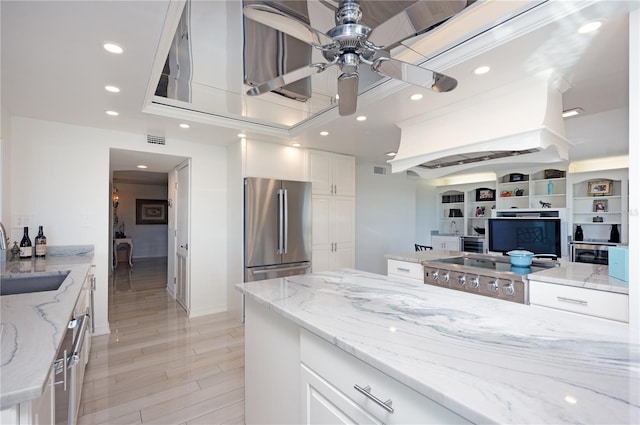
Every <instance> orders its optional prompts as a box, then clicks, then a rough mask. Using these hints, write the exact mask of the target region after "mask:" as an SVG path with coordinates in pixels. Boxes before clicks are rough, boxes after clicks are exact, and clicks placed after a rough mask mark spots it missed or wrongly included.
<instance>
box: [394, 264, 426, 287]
mask: <svg viewBox="0 0 640 425" xmlns="http://www.w3.org/2000/svg"><path fill="white" fill-rule="evenodd" d="M387 276H393V277H394V278H398V277H399V278H400V279H401V280H404V281H407V282H415V283H424V268H423V267H422V264H420V263H412V262H409V261H399V260H392V259H388V260H387Z"/></svg>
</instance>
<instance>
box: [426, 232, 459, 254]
mask: <svg viewBox="0 0 640 425" xmlns="http://www.w3.org/2000/svg"><path fill="white" fill-rule="evenodd" d="M431 246H432V247H433V249H439V250H448V251H460V237H459V236H441V235H432V236H431Z"/></svg>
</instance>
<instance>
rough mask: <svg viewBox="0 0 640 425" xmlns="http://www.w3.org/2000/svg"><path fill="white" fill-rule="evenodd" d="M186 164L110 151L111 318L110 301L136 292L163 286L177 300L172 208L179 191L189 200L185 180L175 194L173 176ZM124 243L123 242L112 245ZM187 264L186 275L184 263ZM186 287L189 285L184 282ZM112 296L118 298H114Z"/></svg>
mask: <svg viewBox="0 0 640 425" xmlns="http://www.w3.org/2000/svg"><path fill="white" fill-rule="evenodd" d="M188 163H189V160H188V158H185V157H180V156H173V155H162V154H154V153H149V152H140V151H129V150H123V149H111V150H110V162H109V164H110V184H111V189H112V192H111V193H112V199H111V207H112V211H111V226H110V234H111V238H110V241H111V242H110V245H112V246H110V247H109V252H110V253H111V255H110V256H109V258H110V259H111V261H112V264H110V267H109V270H111V276H110V279H109V285H110V290H109V303H108V305H109V317H111V310H112V308H113V307H114V304H113V302H114V300H122V299H123V298H125V297H126V294H127V293H131V296H137V294H139V293H140V292H143V291H148V290H150V289H154V288H155V289H157V288H158V287H164V288H166V291H167V292H168V293H169V294H170V295H171V297H172V298H173V299H175V297H176V293H175V282H176V280H175V276H176V274H175V273H176V270H175V269H174V264H176V261H175V258H176V257H175V256H176V250H175V246H176V239H175V238H176V236H177V235H178V232H177V231H176V225H175V223H176V222H175V217H176V214H175V211H174V210H175V209H176V208H174V207H175V206H177V204H178V203H177V202H176V197H177V196H178V195H179V194H180V193H181V192H182V191H184V192H185V193H186V195H184V196H186V197H187V199H188V193H189V185H188V180H187V182H186V183H183V184H182V185H181V190H180V191H178V188H177V185H176V184H175V182H176V181H177V180H176V178H175V177H174V176H177V174H178V167H179V166H180V167H184V166H185V164H186V165H187V166H188ZM140 166H146V168H140ZM187 170H188V167H187ZM116 199H117V200H116ZM184 220H185V221H186V226H187V228H188V214H184ZM116 238H118V239H116ZM122 240H126V241H127V243H122V244H119V243H116V242H120V241H122ZM129 258H131V260H132V261H131V263H130V262H129V261H128V259H129ZM187 258H188V257H187ZM123 259H124V260H125V261H122V260H123ZM185 264H186V266H187V267H186V268H185V272H186V273H188V262H186V263H185ZM187 276H188V275H187ZM185 286H186V287H188V280H187V281H185ZM116 292H118V296H117V297H116V296H114V295H115V294H116ZM123 295H124V297H123ZM180 306H181V307H182V308H184V309H185V310H187V308H186V307H187V306H188V305H187V306H185V305H184V304H183V303H180ZM187 311H188V310H187Z"/></svg>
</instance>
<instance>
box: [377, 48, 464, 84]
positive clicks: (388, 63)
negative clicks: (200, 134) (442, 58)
mask: <svg viewBox="0 0 640 425" xmlns="http://www.w3.org/2000/svg"><path fill="white" fill-rule="evenodd" d="M371 69H373V70H374V71H376V72H377V73H378V74H380V75H384V76H385V77H391V78H395V79H396V80H402V81H404V82H406V83H409V84H413V85H415V86H420V87H427V88H430V89H431V90H433V91H436V92H448V91H451V90H453V89H455V88H456V87H457V85H458V81H457V80H456V79H455V78H451V77H448V76H446V75H444V74H440V73H438V72H435V71H431V70H430V69H426V68H420V67H419V66H416V65H412V64H410V63H407V62H402V61H399V60H395V59H391V58H385V57H382V58H379V59H376V60H375V61H374V62H373V64H372V65H371Z"/></svg>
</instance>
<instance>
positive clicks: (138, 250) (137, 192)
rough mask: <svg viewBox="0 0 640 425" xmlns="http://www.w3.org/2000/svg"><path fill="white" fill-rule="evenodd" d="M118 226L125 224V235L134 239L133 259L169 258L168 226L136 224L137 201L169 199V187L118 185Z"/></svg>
mask: <svg viewBox="0 0 640 425" xmlns="http://www.w3.org/2000/svg"><path fill="white" fill-rule="evenodd" d="M114 186H115V187H117V188H118V193H119V199H120V200H119V201H118V225H117V226H116V228H115V229H114V231H116V230H119V227H120V226H121V225H122V223H124V224H125V227H124V229H125V234H126V236H127V237H128V238H131V239H133V247H134V250H133V258H134V259H136V258H154V257H166V256H167V252H168V251H167V235H168V233H167V228H168V225H166V224H136V199H162V200H165V201H166V200H167V199H168V190H167V185H161V186H158V185H149V184H132V183H118V182H115V183H114Z"/></svg>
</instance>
